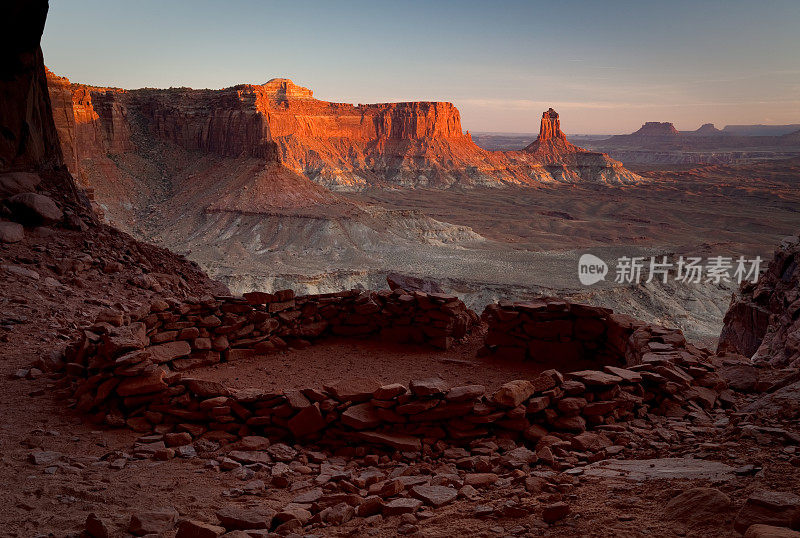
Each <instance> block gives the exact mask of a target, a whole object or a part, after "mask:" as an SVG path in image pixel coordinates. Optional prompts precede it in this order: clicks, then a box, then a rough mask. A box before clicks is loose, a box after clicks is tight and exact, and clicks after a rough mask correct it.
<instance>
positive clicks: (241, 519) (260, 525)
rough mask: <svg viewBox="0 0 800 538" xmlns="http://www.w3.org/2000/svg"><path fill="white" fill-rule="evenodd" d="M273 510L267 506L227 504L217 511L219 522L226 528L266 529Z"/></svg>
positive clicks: (273, 512) (273, 514) (270, 522)
mask: <svg viewBox="0 0 800 538" xmlns="http://www.w3.org/2000/svg"><path fill="white" fill-rule="evenodd" d="M273 517H275V511H274V510H270V509H269V508H244V507H239V506H227V507H225V508H222V509H221V510H218V511H217V518H219V521H220V524H221V525H222V526H223V527H225V528H226V529H228V530H249V529H268V528H269V527H270V525H271V524H272V518H273Z"/></svg>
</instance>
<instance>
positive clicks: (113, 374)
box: [61, 290, 728, 454]
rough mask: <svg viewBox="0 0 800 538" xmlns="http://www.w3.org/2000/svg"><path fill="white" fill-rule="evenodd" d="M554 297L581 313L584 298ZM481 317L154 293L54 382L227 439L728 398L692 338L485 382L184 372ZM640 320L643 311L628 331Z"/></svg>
mask: <svg viewBox="0 0 800 538" xmlns="http://www.w3.org/2000/svg"><path fill="white" fill-rule="evenodd" d="M546 304H548V305H555V304H556V303H555V302H554V301H550V302H547V303H546ZM515 308H518V307H515ZM561 308H562V313H563V308H566V309H567V310H568V311H569V312H571V313H572V314H573V315H576V316H577V313H578V312H580V311H585V312H589V311H590V310H591V308H590V307H583V306H580V305H567V306H566V307H561ZM506 310H508V311H512V310H511V308H510V307H509V305H505V304H504V305H499V306H498V308H496V309H491V311H492V312H495V313H497V312H500V311H506ZM514 311H517V310H514ZM605 312H606V311H604V310H602V309H600V310H598V311H597V312H596V313H597V314H598V315H599V314H604V313H605ZM604 315H605V314H604ZM475 321H476V320H475V318H474V313H471V312H470V311H469V310H467V309H466V307H464V305H463V303H461V302H460V301H458V300H457V299H455V298H453V297H452V296H447V295H442V294H426V293H420V292H414V293H406V292H404V291H402V290H395V291H393V292H358V291H350V292H342V293H337V294H327V295H314V296H306V297H294V295H293V294H292V293H291V292H279V293H276V294H264V293H252V294H248V295H247V296H245V297H242V298H231V297H225V298H216V299H214V298H206V299H203V300H198V301H191V302H186V303H177V302H175V303H168V302H165V301H156V302H155V303H153V305H152V306H151V308H150V311H149V312H142V313H139V314H138V315H137V314H134V315H132V316H130V319H128V318H126V317H125V316H122V315H120V314H113V315H111V314H109V315H107V316H104V317H103V318H102V319H100V320H98V322H97V323H95V325H94V326H92V327H91V328H90V329H88V330H85V331H83V332H82V334H81V337H80V338H79V339H78V340H77V341H75V342H74V343H73V344H72V345H70V347H69V348H68V351H67V353H66V361H67V363H66V367H65V371H66V373H67V375H66V376H65V377H64V379H63V381H62V386H61V392H62V393H63V394H64V395H65V396H67V397H70V398H72V401H73V403H74V405H75V407H76V408H77V409H78V410H79V411H80V412H82V413H86V414H88V415H89V416H90V417H92V418H93V419H94V420H96V421H98V422H104V423H105V424H108V425H112V426H125V425H127V426H128V427H131V428H133V429H135V430H137V431H141V432H150V431H154V432H158V433H174V434H177V435H175V436H173V437H175V438H180V439H183V441H186V440H188V439H196V438H206V439H213V440H216V441H221V442H234V441H236V440H237V439H239V438H241V437H247V436H254V435H255V436H263V437H268V438H269V439H270V440H271V441H273V442H275V441H278V440H294V441H296V442H306V441H311V442H320V443H322V444H325V445H327V446H332V447H334V448H337V449H340V450H342V451H345V452H347V451H348V450H350V451H352V450H356V447H359V446H362V447H363V445H376V446H382V447H386V448H387V449H391V450H400V451H404V452H417V453H419V452H420V451H421V452H423V453H426V454H430V453H436V452H437V451H442V450H445V449H447V447H448V446H451V445H459V444H466V443H468V442H469V441H471V440H474V439H476V438H481V437H488V436H495V437H499V438H510V439H516V440H524V441H527V442H529V443H530V444H536V445H539V444H541V443H545V444H547V443H550V442H553V439H555V440H556V441H559V439H560V438H559V437H555V438H554V437H553V436H552V435H549V434H550V432H556V433H557V435H562V436H563V435H564V434H566V435H579V434H580V433H582V432H584V431H585V430H587V429H588V428H600V429H604V430H605V431H613V429H614V424H615V423H617V422H619V421H624V420H627V419H630V418H634V417H637V416H644V414H645V413H648V412H653V413H658V414H663V415H668V416H686V415H693V417H694V418H698V419H700V420H702V419H703V416H704V415H705V413H704V409H708V408H712V407H714V406H716V405H719V404H720V403H725V402H727V401H728V396H727V391H726V390H725V384H724V382H722V381H721V380H720V378H719V377H718V376H717V375H716V374H715V373H714V370H713V367H712V366H711V365H710V364H709V363H708V361H707V358H708V352H706V351H703V350H699V349H696V348H692V347H691V346H676V347H680V349H673V351H671V352H667V351H664V350H660V351H652V352H649V354H648V353H645V354H644V355H643V356H642V357H641V364H639V365H635V366H631V367H629V368H620V367H617V366H611V365H607V366H605V367H604V368H603V369H602V370H585V371H577V372H568V373H561V372H559V371H557V370H547V371H545V372H543V373H542V374H541V375H539V376H537V377H536V378H535V379H532V380H516V381H510V382H509V383H506V384H505V385H503V386H502V387H501V388H500V389H499V390H497V391H495V392H487V390H486V388H485V387H483V386H481V385H469V386H460V387H449V386H446V385H445V383H444V382H443V381H442V380H441V379H438V378H436V379H423V380H415V381H411V382H410V383H408V384H407V385H404V384H399V383H395V384H389V385H382V384H381V383H380V382H378V381H377V380H374V379H355V380H345V381H342V382H339V383H336V384H332V385H327V386H324V387H309V388H305V389H300V390H286V391H281V392H275V393H271V392H266V391H263V390H260V389H258V388H253V389H245V390H231V389H229V388H227V387H225V386H223V385H221V384H219V383H216V382H212V381H207V380H202V379H198V378H196V377H192V376H191V373H187V372H186V370H189V369H191V368H193V367H196V366H200V365H203V364H208V363H211V362H216V361H219V360H228V361H235V360H236V359H237V358H239V357H240V356H242V355H248V354H259V353H265V352H268V351H272V350H274V349H277V348H280V347H284V346H287V345H291V346H294V347H299V346H301V345H307V343H308V339H313V338H317V337H321V336H324V335H326V334H341V335H346V336H353V337H355V336H380V337H382V338H392V339H395V340H398V341H416V342H427V343H428V344H434V345H437V346H440V347H445V346H447V345H449V343H450V342H451V341H452V340H449V339H453V338H458V337H459V336H460V335H463V334H465V333H466V332H467V331H468V330H469V329H470V328H471V327H472V325H473V323H474V322H475ZM548 322H549V321H548ZM575 323H576V324H577V322H575ZM643 326H644V325H643ZM641 328H642V327H639V326H638V324H637V327H636V329H635V330H633V332H632V334H631V337H629V339H630V338H633V337H634V334H635V333H637V331H638V330H639V329H641ZM642 334H644V333H642ZM647 334H648V335H649V337H648V338H649V339H647V340H645V339H644V337H643V336H642V337H641V338H642V342H647V343H648V344H647V345H649V343H650V342H654V340H652V337H653V336H654V333H650V332H648V333H647ZM665 334H666V333H665ZM669 334H674V333H669ZM661 336H662V337H663V336H664V335H661ZM673 339H674V337H673ZM662 340H663V338H662ZM254 385H255V386H256V387H257V383H254ZM592 439H595V437H593V438H592ZM540 448H541V447H540Z"/></svg>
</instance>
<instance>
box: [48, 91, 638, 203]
mask: <svg viewBox="0 0 800 538" xmlns="http://www.w3.org/2000/svg"><path fill="white" fill-rule="evenodd" d="M49 80H50V83H51V91H52V92H53V94H54V98H53V100H54V102H56V103H57V107H56V110H55V111H54V112H55V116H56V123H57V124H58V125H59V131H60V132H62V133H63V135H62V144H63V145H64V152H65V154H67V155H69V156H71V158H70V159H69V160H68V164H69V166H70V167H71V170H72V171H73V173H75V174H78V175H81V176H82V177H85V178H86V180H87V183H98V182H100V183H101V182H102V181H103V179H102V178H101V177H98V173H97V171H96V170H94V168H95V167H97V163H98V162H102V161H103V159H104V156H105V155H106V154H108V153H111V154H114V155H130V154H134V155H137V156H139V157H144V158H145V159H146V160H150V159H152V158H153V156H152V155H148V154H147V153H148V148H149V147H150V146H151V145H152V144H169V145H174V146H177V147H179V148H181V149H182V150H185V151H189V152H201V153H203V154H212V155H215V156H219V157H225V158H231V157H232V158H244V157H253V158H258V159H260V160H264V161H268V162H280V164H281V165H282V166H284V167H286V168H287V169H289V170H292V171H293V172H295V173H297V174H300V175H303V176H305V177H307V178H308V179H310V180H312V181H314V182H315V183H317V184H319V185H322V186H325V187H328V188H330V189H332V190H357V189H362V188H365V187H370V186H378V187H380V186H402V187H419V186H424V187H436V188H442V187H449V186H454V185H458V186H467V187H469V186H478V185H484V186H502V185H511V184H531V183H541V182H552V181H573V180H582V181H599V182H611V183H625V182H629V181H631V180H634V179H635V178H636V177H637V176H634V175H633V174H631V173H630V172H627V171H626V170H624V169H623V168H622V167H621V165H618V163H614V162H613V161H611V160H610V159H607V158H603V157H601V156H600V154H593V153H591V154H590V153H588V152H583V151H581V150H580V149H579V148H576V147H575V146H573V145H571V144H569V143H568V142H566V137H565V136H564V134H563V133H562V132H561V130H560V126H559V120H558V114H556V113H555V111H553V110H552V109H550V110H549V111H548V112H546V113H545V116H548V118H549V117H550V116H552V119H548V120H547V121H545V119H544V118H543V121H542V129H543V136H540V141H541V142H542V143H547V144H548V147H550V144H551V142H550V141H551V140H556V141H558V142H559V145H558V151H549V152H548V151H541V152H538V153H537V152H529V153H527V154H524V155H510V154H506V153H502V152H490V151H486V150H484V149H481V148H479V147H478V146H476V145H475V144H474V143H473V142H472V139H471V137H470V136H469V134H468V133H466V134H465V133H464V132H463V131H462V129H461V118H460V115H459V112H458V110H457V109H456V107H455V106H453V105H452V104H451V103H445V102H400V103H379V104H370V105H351V104H347V103H333V102H327V101H321V100H317V99H314V98H313V92H312V91H311V90H309V89H307V88H303V87H301V86H298V85H296V84H294V83H293V82H292V81H291V80H288V79H272V80H270V81H269V82H267V83H265V84H262V85H251V84H243V85H239V86H234V87H231V88H225V89H222V90H191V89H186V88H178V89H169V90H151V89H142V90H124V91H123V90H118V89H111V88H97V87H89V86H83V85H80V84H69V82H68V81H67V80H66V79H64V78H61V77H56V76H55V75H50V77H49ZM65 92H71V93H72V98H71V99H70V98H69V97H68V96H67V95H66V94H65ZM70 101H71V106H72V108H73V111H69V110H67V109H68V108H69V107H70ZM573 154H580V155H581V157H580V158H578V159H577V160H576V159H575V158H573V157H572V156H573ZM581 159H582V161H587V162H582V161H581ZM117 160H118V158H117ZM579 161H580V162H579ZM588 161H590V162H588ZM108 164H109V163H108V162H105V164H104V165H103V167H104V168H106V173H107V172H108V170H107V168H108V166H106V165H108ZM544 164H548V165H552V164H563V165H564V166H565V167H567V169H569V168H577V167H583V169H582V170H581V171H580V172H577V171H572V173H569V172H568V173H563V171H562V170H560V169H558V170H552V171H551V170H549V169H546V168H545V167H544V166H543V165H544ZM590 166H591V167H592V169H591V170H590ZM162 168H163V166H162ZM130 169H131V167H127V170H130ZM113 173H114V174H116V175H119V174H120V173H121V172H120V171H116V172H113ZM98 188H100V187H98Z"/></svg>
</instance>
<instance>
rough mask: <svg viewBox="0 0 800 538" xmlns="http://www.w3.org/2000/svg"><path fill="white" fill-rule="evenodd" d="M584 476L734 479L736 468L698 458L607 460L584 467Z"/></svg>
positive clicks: (635, 478)
mask: <svg viewBox="0 0 800 538" xmlns="http://www.w3.org/2000/svg"><path fill="white" fill-rule="evenodd" d="M583 469H584V472H583V475H584V476H596V477H599V478H624V479H627V480H636V481H643V480H661V479H667V480H670V479H686V480H695V479H705V480H732V479H733V478H734V477H735V475H734V472H733V471H734V468H733V467H731V466H730V465H726V464H724V463H721V462H718V461H709V460H700V459H696V458H658V459H651V460H603V461H598V462H597V463H592V464H590V465H587V466H586V467H584V468H583Z"/></svg>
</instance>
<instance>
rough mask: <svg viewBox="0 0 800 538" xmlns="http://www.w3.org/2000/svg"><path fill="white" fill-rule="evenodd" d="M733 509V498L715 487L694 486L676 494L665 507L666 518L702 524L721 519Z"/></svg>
mask: <svg viewBox="0 0 800 538" xmlns="http://www.w3.org/2000/svg"><path fill="white" fill-rule="evenodd" d="M730 510H731V499H730V497H728V496H727V495H725V494H724V493H723V492H721V491H720V490H718V489H715V488H693V489H690V490H687V491H684V492H683V493H681V494H680V495H676V496H675V497H673V498H672V499H670V501H669V502H668V503H667V505H666V506H665V507H664V516H665V519H667V520H669V521H683V522H686V523H688V524H690V525H702V524H706V523H713V522H715V521H719V519H720V516H721V515H722V514H725V513H727V512H730Z"/></svg>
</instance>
